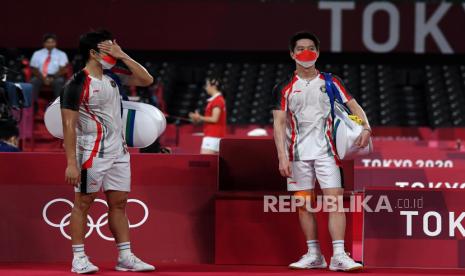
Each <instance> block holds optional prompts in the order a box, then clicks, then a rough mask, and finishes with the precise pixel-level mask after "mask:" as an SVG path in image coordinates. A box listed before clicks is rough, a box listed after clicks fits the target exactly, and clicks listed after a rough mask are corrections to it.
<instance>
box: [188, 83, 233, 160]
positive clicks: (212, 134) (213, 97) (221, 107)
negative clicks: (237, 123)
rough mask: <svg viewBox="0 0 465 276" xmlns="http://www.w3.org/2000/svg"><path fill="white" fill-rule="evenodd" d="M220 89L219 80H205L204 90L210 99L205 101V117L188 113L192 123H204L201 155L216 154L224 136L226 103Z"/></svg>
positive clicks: (196, 113)
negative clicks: (206, 102)
mask: <svg viewBox="0 0 465 276" xmlns="http://www.w3.org/2000/svg"><path fill="white" fill-rule="evenodd" d="M220 87H221V85H220V81H219V79H216V78H207V81H206V84H205V90H206V91H207V94H208V95H209V96H210V98H209V99H208V100H207V101H208V104H207V107H206V108H205V115H203V116H202V115H200V114H199V113H198V112H197V111H196V112H195V113H193V112H190V113H189V118H191V120H192V122H193V123H204V127H203V132H204V137H203V140H202V146H201V148H200V153H201V154H218V152H219V151H220V140H221V138H223V137H224V136H225V135H226V102H225V100H224V97H223V95H222V94H221V88H220Z"/></svg>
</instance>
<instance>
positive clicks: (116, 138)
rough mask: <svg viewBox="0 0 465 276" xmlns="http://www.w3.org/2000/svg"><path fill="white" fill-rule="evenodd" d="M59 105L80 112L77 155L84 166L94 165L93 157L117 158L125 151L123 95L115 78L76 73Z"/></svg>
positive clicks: (85, 167) (63, 92)
mask: <svg viewBox="0 0 465 276" xmlns="http://www.w3.org/2000/svg"><path fill="white" fill-rule="evenodd" d="M60 105H61V108H62V109H63V108H64V109H71V110H74V111H78V112H79V121H78V124H77V149H76V154H77V155H78V158H79V159H82V160H80V161H81V162H80V163H81V164H82V168H83V169H87V168H90V167H92V160H93V158H94V157H99V158H115V157H117V156H119V155H120V154H121V152H123V150H124V147H125V142H124V136H123V130H122V125H123V123H122V119H121V96H120V93H119V89H118V85H117V84H116V82H115V80H114V79H113V78H111V77H110V76H108V75H106V74H104V75H103V76H102V79H101V80H100V79H97V78H94V77H92V76H90V75H89V73H88V72H87V71H85V70H82V71H80V72H78V73H76V74H75V75H74V76H73V77H72V79H71V80H70V81H69V82H68V83H67V84H66V85H65V87H64V88H63V91H62V93H61V98H60Z"/></svg>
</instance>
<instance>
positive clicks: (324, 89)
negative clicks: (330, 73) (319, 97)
mask: <svg viewBox="0 0 465 276" xmlns="http://www.w3.org/2000/svg"><path fill="white" fill-rule="evenodd" d="M320 91H321V92H322V93H326V85H324V84H323V85H322V86H320Z"/></svg>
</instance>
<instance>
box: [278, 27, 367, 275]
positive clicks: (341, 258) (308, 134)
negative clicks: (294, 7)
mask: <svg viewBox="0 0 465 276" xmlns="http://www.w3.org/2000/svg"><path fill="white" fill-rule="evenodd" d="M289 48H290V55H291V58H292V59H293V60H294V61H295V62H296V70H295V73H293V74H292V75H291V76H290V77H289V78H288V79H286V80H284V81H283V82H281V83H279V84H278V85H276V87H275V88H274V89H273V95H272V97H273V100H272V101H273V118H274V139H275V143H276V148H277V151H278V158H279V171H280V173H281V175H282V176H284V177H287V180H288V181H287V183H288V184H287V188H288V190H289V191H295V192H296V193H299V194H307V195H311V194H313V189H314V188H315V180H316V179H317V180H318V183H319V184H320V188H321V189H322V191H323V194H324V195H325V196H334V197H337V196H342V195H343V191H344V189H343V175H342V170H341V168H340V166H341V164H340V160H339V157H338V156H337V152H336V148H335V143H334V141H333V139H332V136H331V131H332V118H331V115H330V114H331V107H330V100H329V97H328V95H327V94H326V87H325V80H324V77H323V75H322V74H320V72H319V71H318V70H317V69H316V68H315V62H316V60H317V58H318V56H319V54H320V52H319V48H320V42H319V40H318V38H317V37H316V36H315V35H313V34H311V33H308V32H300V33H297V34H295V35H294V36H292V37H291V39H290V45H289ZM332 82H333V83H334V87H336V90H337V91H335V93H339V94H340V96H341V99H342V101H343V102H344V104H346V105H347V107H348V108H349V109H350V111H351V112H352V113H353V114H355V115H357V116H358V117H360V118H362V120H363V126H364V130H363V132H362V133H361V135H360V136H359V138H358V139H357V141H356V143H357V145H358V146H359V147H366V146H367V145H368V141H369V137H370V135H371V128H370V125H369V123H368V120H367V117H366V115H365V112H364V111H363V110H362V108H361V107H360V106H359V105H358V104H357V102H356V101H355V99H353V98H352V96H351V95H350V94H349V93H348V92H347V90H346V88H345V87H344V84H343V83H342V81H341V79H339V78H338V77H337V76H333V77H332ZM299 219H300V224H301V227H302V230H303V232H304V234H305V237H306V239H307V245H308V252H307V253H306V254H305V255H303V256H302V258H301V259H300V260H299V261H297V262H295V263H292V264H290V265H289V267H290V268H293V269H311V268H326V267H327V263H326V260H325V258H324V256H323V255H322V254H321V251H320V245H319V242H318V238H317V227H316V221H315V216H314V214H313V213H310V212H308V211H307V210H306V209H305V208H301V209H300V210H299ZM328 227H329V231H330V234H331V237H332V240H333V256H332V258H331V262H330V269H331V270H341V271H352V270H359V269H361V268H362V266H361V265H360V264H358V263H356V262H355V261H354V260H353V259H352V258H350V257H349V255H348V254H347V253H346V252H345V249H344V233H345V227H346V219H345V214H344V213H343V212H331V213H330V214H329V224H328Z"/></svg>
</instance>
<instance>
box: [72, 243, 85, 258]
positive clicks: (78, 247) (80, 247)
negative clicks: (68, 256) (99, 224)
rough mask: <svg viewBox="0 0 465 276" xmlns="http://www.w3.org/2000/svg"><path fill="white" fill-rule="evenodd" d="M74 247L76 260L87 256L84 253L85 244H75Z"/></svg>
mask: <svg viewBox="0 0 465 276" xmlns="http://www.w3.org/2000/svg"><path fill="white" fill-rule="evenodd" d="M72 247H73V256H74V258H79V257H82V256H85V255H86V253H85V252H84V244H73V245H72Z"/></svg>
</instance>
